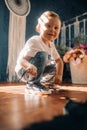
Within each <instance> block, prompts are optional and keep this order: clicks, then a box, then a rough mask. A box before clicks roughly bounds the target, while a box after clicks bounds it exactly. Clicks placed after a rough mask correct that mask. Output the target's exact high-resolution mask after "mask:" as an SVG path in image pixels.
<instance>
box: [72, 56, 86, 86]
mask: <svg viewBox="0 0 87 130" xmlns="http://www.w3.org/2000/svg"><path fill="white" fill-rule="evenodd" d="M70 71H71V80H72V83H74V84H87V56H85V57H84V59H83V60H82V62H81V63H80V64H76V62H75V60H74V59H73V58H71V60H70Z"/></svg>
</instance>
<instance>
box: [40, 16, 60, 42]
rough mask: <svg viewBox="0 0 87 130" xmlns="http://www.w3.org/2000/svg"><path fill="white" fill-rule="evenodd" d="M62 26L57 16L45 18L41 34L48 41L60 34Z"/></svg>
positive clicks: (41, 26)
mask: <svg viewBox="0 0 87 130" xmlns="http://www.w3.org/2000/svg"><path fill="white" fill-rule="evenodd" d="M60 28H61V22H60V20H59V19H58V18H57V17H55V18H49V19H45V20H43V23H42V24H41V25H40V35H41V37H42V39H43V40H44V41H46V42H50V41H53V40H55V39H56V38H57V37H58V36H59V33H60Z"/></svg>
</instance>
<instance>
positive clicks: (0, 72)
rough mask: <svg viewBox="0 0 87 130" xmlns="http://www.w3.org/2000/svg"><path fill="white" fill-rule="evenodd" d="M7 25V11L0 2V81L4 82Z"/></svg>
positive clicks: (0, 0)
mask: <svg viewBox="0 0 87 130" xmlns="http://www.w3.org/2000/svg"><path fill="white" fill-rule="evenodd" d="M8 23H9V11H8V10H7V8H6V6H5V4H4V0H0V81H5V80H6V77H7V76H6V68H7V59H8Z"/></svg>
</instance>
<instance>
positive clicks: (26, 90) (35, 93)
mask: <svg viewBox="0 0 87 130" xmlns="http://www.w3.org/2000/svg"><path fill="white" fill-rule="evenodd" d="M25 93H26V94H32V95H50V94H52V93H53V89H52V90H50V91H49V92H44V91H37V92H36V91H33V90H28V89H25Z"/></svg>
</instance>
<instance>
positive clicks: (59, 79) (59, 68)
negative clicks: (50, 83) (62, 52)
mask: <svg viewBox="0 0 87 130" xmlns="http://www.w3.org/2000/svg"><path fill="white" fill-rule="evenodd" d="M62 76H63V60H62V59H61V58H58V59H57V60H56V75H55V77H54V83H55V84H61V83H62Z"/></svg>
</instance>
